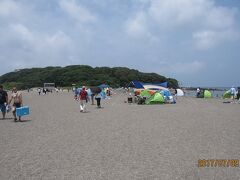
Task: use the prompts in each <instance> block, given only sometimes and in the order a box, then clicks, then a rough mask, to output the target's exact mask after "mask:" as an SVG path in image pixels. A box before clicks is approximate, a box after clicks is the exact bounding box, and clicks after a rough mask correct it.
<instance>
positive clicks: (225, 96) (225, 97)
mask: <svg viewBox="0 0 240 180" xmlns="http://www.w3.org/2000/svg"><path fill="white" fill-rule="evenodd" d="M223 98H224V99H230V98H231V93H230V91H225V92H224V94H223Z"/></svg>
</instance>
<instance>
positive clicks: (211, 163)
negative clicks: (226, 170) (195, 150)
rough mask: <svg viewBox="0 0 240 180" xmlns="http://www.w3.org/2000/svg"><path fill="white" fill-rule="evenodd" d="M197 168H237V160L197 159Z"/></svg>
mask: <svg viewBox="0 0 240 180" xmlns="http://www.w3.org/2000/svg"><path fill="white" fill-rule="evenodd" d="M198 167H200V168H204V167H239V159H199V160H198Z"/></svg>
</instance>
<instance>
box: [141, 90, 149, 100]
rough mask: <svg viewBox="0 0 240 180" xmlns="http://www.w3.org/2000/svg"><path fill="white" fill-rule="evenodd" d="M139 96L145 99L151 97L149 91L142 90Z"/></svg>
mask: <svg viewBox="0 0 240 180" xmlns="http://www.w3.org/2000/svg"><path fill="white" fill-rule="evenodd" d="M140 95H141V96H142V97H146V98H150V97H151V96H152V95H151V93H150V92H149V90H143V91H142V92H141V93H140Z"/></svg>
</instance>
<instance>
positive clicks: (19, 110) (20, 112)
mask: <svg viewBox="0 0 240 180" xmlns="http://www.w3.org/2000/svg"><path fill="white" fill-rule="evenodd" d="M16 115H17V116H25V115H29V107H28V106H23V107H20V108H16Z"/></svg>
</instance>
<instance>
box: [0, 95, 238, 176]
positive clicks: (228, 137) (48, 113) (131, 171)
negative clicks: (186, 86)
mask: <svg viewBox="0 0 240 180" xmlns="http://www.w3.org/2000/svg"><path fill="white" fill-rule="evenodd" d="M23 98H24V104H25V105H28V106H29V107H30V109H31V114H30V115H29V116H25V117H23V120H24V122H17V123H15V122H14V120H13V119H10V118H12V114H11V113H9V114H7V118H9V119H6V120H0V133H1V134H0V179H1V180H28V179H34V180H35V179H37V180H38V179H44V180H45V179H46V180H55V179H56V180H62V179H66V180H68V179H69V180H75V179H76V180H78V179H80V180H135V179H136V180H173V179H177V180H208V179H209V180H213V179H216V180H227V179H229V180H239V179H240V168H239V167H235V168H234V167H206V168H199V167H198V160H199V159H240V118H239V117H240V104H224V103H222V102H223V100H221V99H197V98H193V97H179V98H178V99H177V104H174V105H170V104H169V105H167V104H166V105H136V104H131V105H129V104H126V103H124V100H125V99H126V95H124V94H121V93H117V94H115V95H114V96H113V97H112V98H111V99H109V100H103V108H101V109H97V108H96V106H92V105H90V104H88V106H87V110H88V112H87V113H80V112H79V104H78V102H76V101H74V100H73V94H72V93H71V92H69V93H68V92H60V93H58V94H57V93H53V94H49V95H46V96H39V95H38V94H37V93H36V92H30V93H27V92H24V93H23Z"/></svg>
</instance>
